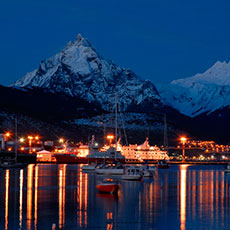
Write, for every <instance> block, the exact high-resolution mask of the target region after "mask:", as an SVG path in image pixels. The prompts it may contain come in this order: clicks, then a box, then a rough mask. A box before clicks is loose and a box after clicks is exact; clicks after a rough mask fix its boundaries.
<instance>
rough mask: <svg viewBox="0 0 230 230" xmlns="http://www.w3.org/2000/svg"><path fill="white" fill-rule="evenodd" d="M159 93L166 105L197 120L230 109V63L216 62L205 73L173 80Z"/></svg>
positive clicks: (162, 87)
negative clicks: (216, 111) (217, 111)
mask: <svg viewBox="0 0 230 230" xmlns="http://www.w3.org/2000/svg"><path fill="white" fill-rule="evenodd" d="M158 91H159V93H160V95H161V97H162V98H163V101H164V103H165V104H168V105H171V106H172V107H174V108H175V109H177V110H179V111H180V112H181V113H183V114H185V115H188V116H190V117H195V116H197V115H200V114H202V113H207V114H210V113H211V112H213V111H215V110H217V109H221V108H223V107H226V106H230V62H228V63H227V62H219V61H218V62H216V63H215V64H214V65H213V66H212V67H211V68H209V69H208V70H207V71H205V72H204V73H202V74H196V75H194V76H192V77H188V78H184V79H179V80H174V81H172V82H171V83H170V84H169V85H167V86H159V87H158Z"/></svg>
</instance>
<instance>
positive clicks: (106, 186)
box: [96, 178, 119, 193]
mask: <svg viewBox="0 0 230 230" xmlns="http://www.w3.org/2000/svg"><path fill="white" fill-rule="evenodd" d="M96 187H97V190H98V192H100V193H117V192H118V190H119V184H118V182H116V181H114V180H113V179H111V178H107V179H104V180H103V181H102V182H99V183H98V184H97V185H96Z"/></svg>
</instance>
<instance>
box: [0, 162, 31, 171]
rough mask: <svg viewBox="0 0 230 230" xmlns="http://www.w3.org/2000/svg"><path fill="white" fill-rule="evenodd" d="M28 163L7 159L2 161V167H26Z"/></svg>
mask: <svg viewBox="0 0 230 230" xmlns="http://www.w3.org/2000/svg"><path fill="white" fill-rule="evenodd" d="M27 165H28V163H21V162H17V161H14V160H7V161H2V162H0V168H3V169H10V168H25V167H27Z"/></svg>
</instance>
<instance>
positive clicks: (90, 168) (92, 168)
mask: <svg viewBox="0 0 230 230" xmlns="http://www.w3.org/2000/svg"><path fill="white" fill-rule="evenodd" d="M96 166H97V164H88V165H83V166H82V167H81V170H82V171H95V169H96Z"/></svg>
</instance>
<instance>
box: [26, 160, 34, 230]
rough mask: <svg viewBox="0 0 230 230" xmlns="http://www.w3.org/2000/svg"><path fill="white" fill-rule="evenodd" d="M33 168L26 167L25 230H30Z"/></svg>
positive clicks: (31, 166) (32, 166)
mask: <svg viewBox="0 0 230 230" xmlns="http://www.w3.org/2000/svg"><path fill="white" fill-rule="evenodd" d="M33 168H34V165H32V164H31V165H29V166H28V172H27V229H31V221H32V207H33V204H32V201H33Z"/></svg>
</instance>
